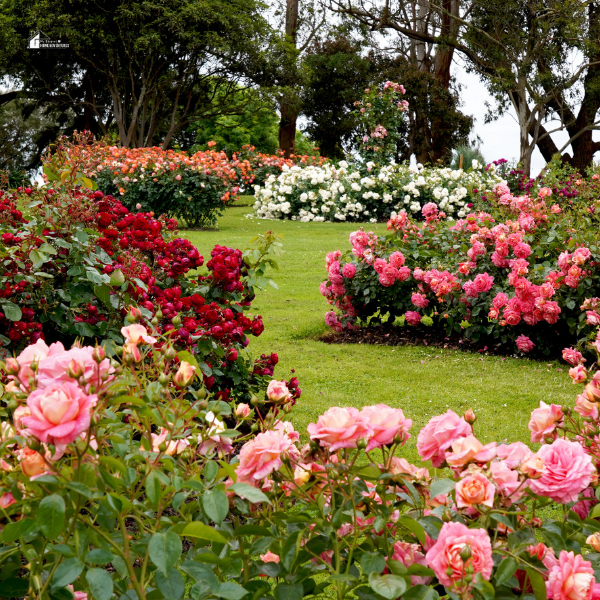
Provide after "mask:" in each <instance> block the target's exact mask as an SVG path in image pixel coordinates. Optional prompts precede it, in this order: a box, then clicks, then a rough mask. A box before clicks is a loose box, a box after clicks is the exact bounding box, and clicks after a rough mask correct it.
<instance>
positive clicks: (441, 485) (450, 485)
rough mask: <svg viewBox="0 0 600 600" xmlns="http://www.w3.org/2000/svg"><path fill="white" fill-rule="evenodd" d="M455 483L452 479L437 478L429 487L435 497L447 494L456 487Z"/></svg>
mask: <svg viewBox="0 0 600 600" xmlns="http://www.w3.org/2000/svg"><path fill="white" fill-rule="evenodd" d="M455 485H456V482H455V481H452V480H451V479H436V480H435V481H434V482H433V483H432V484H431V487H430V488H429V495H430V496H431V497H432V498H435V497H436V496H441V495H442V494H447V493H448V492H451V491H452V490H453V489H454V486H455Z"/></svg>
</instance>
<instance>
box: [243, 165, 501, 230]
mask: <svg viewBox="0 0 600 600" xmlns="http://www.w3.org/2000/svg"><path fill="white" fill-rule="evenodd" d="M366 167H367V171H366V176H365V171H363V172H362V173H361V171H359V170H358V169H357V168H355V167H352V166H350V165H349V164H348V163H347V162H346V161H340V163H339V164H338V166H337V167H336V166H334V165H333V164H331V163H325V164H324V165H322V166H320V167H317V166H308V167H299V166H293V167H287V166H284V167H283V169H282V172H281V174H280V175H278V176H276V175H270V176H269V178H268V179H267V180H266V182H265V184H264V186H258V185H257V186H254V187H255V198H256V202H255V203H254V210H255V215H256V216H257V217H259V218H263V219H292V220H294V221H302V222H308V221H317V222H320V221H362V222H366V221H369V222H372V223H374V222H376V221H377V220H381V219H387V218H389V216H390V215H391V213H392V212H394V211H398V210H401V209H406V210H408V211H410V212H412V213H417V212H420V211H421V209H422V207H423V206H424V205H425V204H427V203H429V202H434V203H435V204H436V205H437V206H438V207H439V208H440V210H442V211H444V212H445V213H446V215H448V217H449V218H462V217H464V216H465V215H466V214H467V212H468V207H467V205H468V203H469V202H470V201H471V200H470V199H471V198H473V197H474V195H475V194H477V193H478V192H483V193H486V192H487V193H489V192H491V190H492V189H493V187H494V186H495V185H496V184H497V183H501V182H502V179H501V178H500V176H498V175H497V174H496V169H495V167H494V166H493V165H491V166H490V168H489V169H488V170H487V171H485V170H484V169H483V167H482V166H481V165H480V164H479V163H478V162H477V161H473V165H472V167H471V169H468V170H463V169H458V170H452V169H450V168H447V167H441V168H440V167H423V165H417V166H416V168H415V167H410V166H408V165H395V164H392V165H387V166H384V167H381V169H379V171H377V169H376V167H375V165H373V164H372V163H368V164H367V165H366Z"/></svg>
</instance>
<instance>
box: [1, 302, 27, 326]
mask: <svg viewBox="0 0 600 600" xmlns="http://www.w3.org/2000/svg"><path fill="white" fill-rule="evenodd" d="M2 312H3V313H4V316H5V317H6V318H7V319H8V320H9V321H20V320H21V317H22V316H23V313H22V312H21V309H20V308H19V307H18V306H17V305H16V304H15V303H14V302H10V301H8V300H3V301H2Z"/></svg>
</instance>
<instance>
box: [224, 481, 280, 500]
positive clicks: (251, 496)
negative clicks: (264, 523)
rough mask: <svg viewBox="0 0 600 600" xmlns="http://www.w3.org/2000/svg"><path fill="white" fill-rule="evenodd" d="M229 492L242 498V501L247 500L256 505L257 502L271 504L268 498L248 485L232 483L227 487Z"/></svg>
mask: <svg viewBox="0 0 600 600" xmlns="http://www.w3.org/2000/svg"><path fill="white" fill-rule="evenodd" d="M229 490H230V491H231V492H235V494H236V495H237V496H239V497H240V498H243V499H244V500H248V501H250V502H252V503H253V504H257V503H258V502H266V503H267V504H271V502H270V501H269V498H267V496H266V495H265V494H264V493H263V492H261V491H260V490H259V489H258V488H255V487H253V486H251V485H250V484H249V483H234V484H233V485H232V486H230V487H229Z"/></svg>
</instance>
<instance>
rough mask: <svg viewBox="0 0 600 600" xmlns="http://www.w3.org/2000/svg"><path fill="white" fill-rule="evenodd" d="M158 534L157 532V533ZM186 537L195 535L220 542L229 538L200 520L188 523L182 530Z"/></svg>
mask: <svg viewBox="0 0 600 600" xmlns="http://www.w3.org/2000/svg"><path fill="white" fill-rule="evenodd" d="M155 535H156V534H155ZM181 535H182V536H184V537H193V538H198V539H201V540H206V541H208V542H217V543H219V544H226V543H227V540H226V539H225V538H224V537H223V535H222V534H221V533H219V532H218V531H217V530H216V529H213V528H212V527H209V526H208V525H205V524H204V523H201V522H200V521H192V522H191V523H188V524H187V525H186V526H185V527H184V528H183V531H182V532H181Z"/></svg>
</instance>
